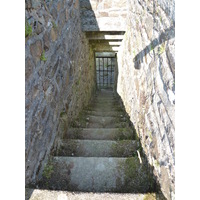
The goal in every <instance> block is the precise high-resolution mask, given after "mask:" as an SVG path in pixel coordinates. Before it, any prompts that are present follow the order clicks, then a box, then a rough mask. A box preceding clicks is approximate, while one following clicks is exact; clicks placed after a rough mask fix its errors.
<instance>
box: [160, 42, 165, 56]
mask: <svg viewBox="0 0 200 200" xmlns="http://www.w3.org/2000/svg"><path fill="white" fill-rule="evenodd" d="M164 52H165V44H162V45H160V47H159V49H158V54H159V55H161V54H162V53H164Z"/></svg>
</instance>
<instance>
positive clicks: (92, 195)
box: [25, 188, 156, 200]
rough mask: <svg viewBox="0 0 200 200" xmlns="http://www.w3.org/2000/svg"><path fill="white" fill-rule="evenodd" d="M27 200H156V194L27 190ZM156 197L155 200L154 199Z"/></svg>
mask: <svg viewBox="0 0 200 200" xmlns="http://www.w3.org/2000/svg"><path fill="white" fill-rule="evenodd" d="M25 194H26V195H25V196H26V197H25V200H45V199H46V200H47V199H48V200H55V199H63V200H67V199H68V200H79V199H94V200H103V199H105V200H112V199H118V200H127V199H132V200H143V199H145V198H148V196H149V197H151V199H152V200H154V199H156V194H155V193H147V194H142V193H141V194H140V193H138V194H132V193H109V192H102V193H96V192H69V191H62V190H60V191H58V190H44V189H34V188H25ZM153 197H154V198H153Z"/></svg>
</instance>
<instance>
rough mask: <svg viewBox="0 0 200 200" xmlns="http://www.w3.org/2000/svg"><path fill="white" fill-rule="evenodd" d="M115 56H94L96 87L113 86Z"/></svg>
mask: <svg viewBox="0 0 200 200" xmlns="http://www.w3.org/2000/svg"><path fill="white" fill-rule="evenodd" d="M115 59H116V58H115V57H96V82H97V88H99V89H100V88H113V87H114V73H115Z"/></svg>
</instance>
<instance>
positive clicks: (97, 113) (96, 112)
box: [84, 109, 124, 117]
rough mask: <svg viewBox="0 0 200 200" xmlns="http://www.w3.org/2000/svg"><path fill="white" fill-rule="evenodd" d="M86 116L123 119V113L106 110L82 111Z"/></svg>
mask: <svg viewBox="0 0 200 200" xmlns="http://www.w3.org/2000/svg"><path fill="white" fill-rule="evenodd" d="M84 113H86V115H93V116H110V117H123V116H124V112H122V111H106V110H104V111H103V110H97V109H96V110H84Z"/></svg>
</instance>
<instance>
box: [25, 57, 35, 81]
mask: <svg viewBox="0 0 200 200" xmlns="http://www.w3.org/2000/svg"><path fill="white" fill-rule="evenodd" d="M34 67H35V66H34V63H33V62H32V60H31V59H30V58H27V59H26V61H25V80H26V81H28V80H29V78H30V76H31V75H32V74H33V71H34Z"/></svg>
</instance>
